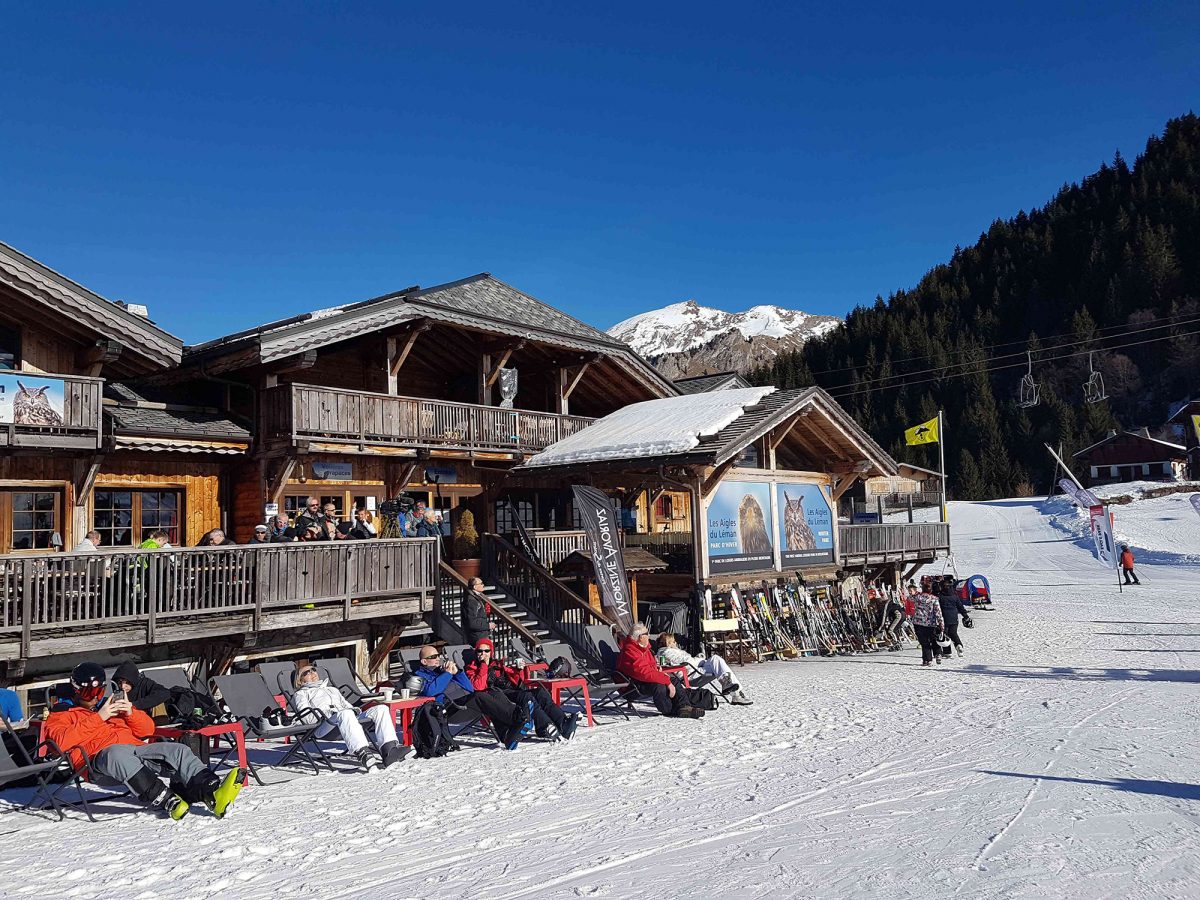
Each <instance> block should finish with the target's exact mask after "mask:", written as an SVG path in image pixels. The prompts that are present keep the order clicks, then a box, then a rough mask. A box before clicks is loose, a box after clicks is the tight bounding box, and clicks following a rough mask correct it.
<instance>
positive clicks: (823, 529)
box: [775, 483, 834, 569]
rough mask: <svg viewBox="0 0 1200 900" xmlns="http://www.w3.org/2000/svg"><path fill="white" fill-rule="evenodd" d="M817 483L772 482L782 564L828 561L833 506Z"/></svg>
mask: <svg viewBox="0 0 1200 900" xmlns="http://www.w3.org/2000/svg"><path fill="white" fill-rule="evenodd" d="M825 490H826V489H825V488H824V487H822V485H819V484H802V483H795V484H787V483H779V484H776V485H775V491H776V494H777V496H776V503H777V504H778V512H779V523H778V526H779V547H780V551H781V553H782V559H783V567H784V568H785V569H787V568H790V567H793V566H811V565H814V564H819V563H831V562H833V561H834V558H833V549H834V548H833V509H832V508H831V507H830V504H829V497H828V496H827V495H826V493H825Z"/></svg>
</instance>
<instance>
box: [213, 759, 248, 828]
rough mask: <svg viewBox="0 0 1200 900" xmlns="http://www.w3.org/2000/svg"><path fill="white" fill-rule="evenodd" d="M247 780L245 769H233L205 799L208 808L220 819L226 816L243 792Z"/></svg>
mask: <svg viewBox="0 0 1200 900" xmlns="http://www.w3.org/2000/svg"><path fill="white" fill-rule="evenodd" d="M245 782H246V770H245V769H233V770H232V771H231V772H229V774H227V775H226V776H225V777H224V778H223V779H222V780H221V783H220V785H218V786H217V789H216V790H214V791H213V792H212V794H210V795H209V796H208V797H207V798H206V799H205V803H207V804H208V808H209V809H211V810H212V813H213V815H214V816H216V817H217V818H218V819H223V818H224V817H225V813H226V812H228V811H229V807H230V806H231V805H232V804H233V801H234V800H236V799H237V795H238V794H240V793H241V791H242V785H243V784H245Z"/></svg>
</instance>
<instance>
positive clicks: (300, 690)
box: [292, 666, 408, 772]
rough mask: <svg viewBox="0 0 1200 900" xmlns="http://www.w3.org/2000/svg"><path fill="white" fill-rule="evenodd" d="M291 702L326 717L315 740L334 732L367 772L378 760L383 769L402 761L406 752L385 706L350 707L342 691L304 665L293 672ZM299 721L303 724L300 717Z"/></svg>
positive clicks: (375, 767)
mask: <svg viewBox="0 0 1200 900" xmlns="http://www.w3.org/2000/svg"><path fill="white" fill-rule="evenodd" d="M292 702H293V703H294V704H295V705H296V709H297V710H300V711H301V713H303V711H304V710H308V709H311V710H316V711H317V712H319V713H322V714H324V715H326V716H328V717H329V719H330V721H329V722H327V723H326V724H325V725H324V726H322V727H321V729H320V730H319V731H318V732H317V733H316V737H318V738H322V737H325V736H326V735H328V734H330V733H331V732H333V731H335V730H336V731H337V733H338V734H339V735H340V736H341V738H342V740H343V741H345V742H346V750H347V751H348V752H349V753H350V755H351V756H353V757H355V758H356V759H357V760H358V761H359V762H360V763H361V764H362V767H363V768H364V769H366V770H367V771H368V772H372V771H374V770H375V769H378V768H379V763H380V758H381V757H382V760H383V767H384V768H385V769H386V768H388V767H390V766H392V765H393V764H395V763H398V762H400V760H402V759H404V756H405V754H406V753H407V752H408V748H407V747H401V746H400V741H399V740H398V739H397V738H396V720H395V719H394V718H393V716H392V709H391V707H390V706H388V705H387V704H384V703H381V704H379V705H377V706H372V707H371V708H370V709H358V708H357V707H355V706H351V705H350V703H349V702H348V701H347V700H346V698H345V697H343V696H342V692H341V691H339V690H338V689H337V688H336V687H334V686H333V685H331V684H330V683H329V682H328V681H327V680H326V679H324V678H322V677H321V673H320V672H318V671H317V667H316V666H303V667H302V668H301V669H300V671H299V672H297V673H296V693H295V694H293V695H292ZM301 721H304V719H303V716H302V717H301ZM363 725H367V726H369V727H370V729H371V733H372V734H373V735H374V737H375V742H374V744H372V743H371V741H369V740H367V734H366V732H365V731H364V730H363ZM376 748H378V749H376Z"/></svg>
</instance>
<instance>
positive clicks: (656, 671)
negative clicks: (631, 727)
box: [617, 622, 717, 719]
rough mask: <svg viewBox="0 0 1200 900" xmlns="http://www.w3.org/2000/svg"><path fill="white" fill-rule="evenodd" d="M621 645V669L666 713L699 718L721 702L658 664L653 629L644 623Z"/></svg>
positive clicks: (619, 661)
mask: <svg viewBox="0 0 1200 900" xmlns="http://www.w3.org/2000/svg"><path fill="white" fill-rule="evenodd" d="M620 645H621V654H620V655H619V656H618V657H617V671H618V672H620V673H621V674H622V675H624V676H625V677H626V678H628V679H629V681H630V682H631V683H632V684H633V686H634V687H636V688H637V689H638V690H640V691H642V692H643V693H646V694H650V695H651V696H652V697H653V698H654V705H655V706H656V707H657V708H658V711H659V712H660V713H662V714H663V715H664V716H675V717H678V718H682V719H699V718H702V717H703V716H704V712H705V709H706V708H708V707H709V706H710V705H712V704H715V703H716V702H717V700H716V698H715V697H713V696H712V694H709V693H708V692H707V691H692V690H689V689H688V688H685V687H684V686H683V682H682V681H680V680H679V679H678V678H677V677H672V676H669V675H667V673H666V672H664V671H663V670H662V669H660V668H659V667H658V663H656V662H655V661H654V653H653V652H652V651H651V649H650V630H649V629H648V628H647V627H646V626H645V625H644V624H643V623H641V622H638V623H637V624H636V625H634V626H633V631H632V633H630V634H628V635H626V636H625V637H623V638H621V640H620ZM705 698H707V699H705Z"/></svg>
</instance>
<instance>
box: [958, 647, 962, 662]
mask: <svg viewBox="0 0 1200 900" xmlns="http://www.w3.org/2000/svg"><path fill="white" fill-rule="evenodd" d="M958 658H959V659H962V647H959V648H958Z"/></svg>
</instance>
